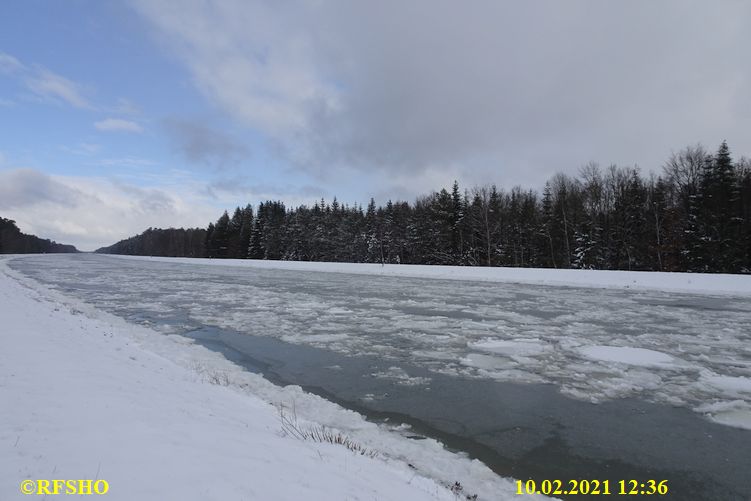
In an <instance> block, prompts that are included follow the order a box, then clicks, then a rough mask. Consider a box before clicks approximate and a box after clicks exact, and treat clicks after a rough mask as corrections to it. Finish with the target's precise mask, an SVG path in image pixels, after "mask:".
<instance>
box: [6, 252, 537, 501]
mask: <svg viewBox="0 0 751 501" xmlns="http://www.w3.org/2000/svg"><path fill="white" fill-rule="evenodd" d="M202 262H205V261H202ZM0 318H1V319H2V323H1V324H0V333H1V335H2V350H0V405H1V406H2V409H3V410H2V416H3V417H2V420H0V450H2V454H0V499H3V500H11V499H27V498H28V497H26V496H24V495H22V494H21V492H20V490H19V486H20V484H21V482H22V481H23V480H25V479H32V480H36V479H49V480H53V479H91V480H95V479H103V480H106V481H107V482H108V484H109V492H108V493H107V497H108V499H113V500H133V499H139V500H152V499H153V500H161V499H180V500H201V501H204V500H243V499H264V500H297V499H306V500H326V501H328V500H333V499H353V500H354V499H367V500H372V499H380V500H402V499H409V500H411V501H415V500H454V501H455V500H456V499H464V498H465V495H466V494H470V495H471V494H478V495H479V497H478V499H494V500H504V499H508V500H511V499H516V498H518V495H516V494H515V491H516V487H515V484H514V483H513V482H512V481H511V480H508V479H502V478H500V477H498V476H497V475H495V474H494V473H492V472H491V471H490V470H489V469H488V468H487V467H485V466H484V465H483V464H481V463H479V462H478V461H471V460H469V459H467V458H464V457H461V456H459V455H456V454H452V453H450V452H448V451H446V450H444V449H443V447H442V446H441V445H440V444H439V443H437V442H435V441H433V440H420V441H414V440H409V439H406V438H404V437H402V436H400V435H399V434H398V433H396V432H395V431H390V430H387V429H384V428H383V427H379V426H377V425H375V424H373V423H369V422H367V421H365V420H364V419H363V418H362V417H361V416H360V415H358V414H356V413H354V412H351V411H347V410H345V409H342V408H341V407H339V406H337V405H335V404H333V403H330V402H328V401H326V400H323V399H321V398H319V397H317V396H314V395H310V394H307V393H304V392H303V391H302V390H301V389H300V388H299V387H294V386H288V387H286V388H280V387H277V386H274V385H272V384H271V383H269V382H268V381H266V380H265V379H263V378H262V377H260V376H258V375H255V374H250V373H247V372H245V371H242V370H241V369H240V368H239V367H237V366H235V365H233V364H232V363H230V362H228V361H226V360H225V359H223V358H222V357H221V355H218V354H216V353H213V352H210V351H209V350H207V349H205V348H203V347H201V346H198V345H194V344H192V343H191V342H190V340H188V339H186V338H183V337H180V336H165V335H162V334H159V333H157V332H155V331H151V330H149V329H146V328H143V327H140V326H135V325H131V324H128V323H126V322H125V321H124V320H122V319H119V318H117V317H114V316H112V315H109V314H107V313H104V312H101V311H99V310H96V309H94V308H92V307H90V306H87V305H85V304H83V303H80V302H76V301H74V300H72V299H70V298H67V297H65V296H62V295H60V294H58V293H56V292H53V291H50V290H46V289H44V288H43V287H41V286H39V285H38V284H37V283H36V282H33V281H31V280H29V279H26V278H25V277H22V276H20V275H18V274H16V273H15V272H13V271H11V270H9V269H8V268H7V267H6V265H5V261H4V260H2V259H0ZM279 409H283V412H284V414H285V415H286V416H287V419H288V420H292V421H294V422H296V426H297V427H298V429H301V430H305V429H319V430H320V428H319V427H318V424H325V425H326V426H328V427H330V428H329V430H331V433H332V434H337V433H342V434H343V435H345V436H347V437H349V438H350V439H351V440H352V441H353V442H354V443H356V444H358V445H359V446H360V447H362V448H365V449H367V450H368V451H373V454H368V455H362V454H359V453H357V452H353V451H351V450H349V449H347V448H346V447H344V446H342V445H334V444H329V443H320V442H316V441H310V440H301V439H299V438H295V437H294V436H292V435H294V433H293V434H292V435H291V434H289V433H288V434H284V433H283V432H282V430H283V426H282V422H281V420H280V411H279ZM317 423H318V424H317ZM288 430H289V427H288ZM370 456H374V457H370ZM408 463H409V464H408ZM456 481H459V482H461V483H462V485H463V487H464V489H463V492H462V493H461V494H459V495H457V494H455V493H452V492H451V491H450V490H449V489H448V488H447V485H449V484H453V483H454V482H456ZM525 498H528V499H535V498H536V497H535V496H525ZM540 498H541V497H540Z"/></svg>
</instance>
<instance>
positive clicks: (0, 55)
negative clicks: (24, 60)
mask: <svg viewBox="0 0 751 501" xmlns="http://www.w3.org/2000/svg"><path fill="white" fill-rule="evenodd" d="M23 69H24V65H23V64H21V62H20V61H19V60H18V59H16V58H15V57H13V56H11V55H10V54H6V53H5V52H0V73H6V74H10V73H15V72H17V71H21V70H23Z"/></svg>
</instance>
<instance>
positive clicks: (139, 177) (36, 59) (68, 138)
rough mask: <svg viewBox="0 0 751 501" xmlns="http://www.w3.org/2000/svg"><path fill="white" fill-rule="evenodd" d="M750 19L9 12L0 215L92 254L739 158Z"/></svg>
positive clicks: (663, 6)
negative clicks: (261, 205) (332, 206)
mask: <svg viewBox="0 0 751 501" xmlns="http://www.w3.org/2000/svg"><path fill="white" fill-rule="evenodd" d="M749 13H751V8H749V6H748V5H747V4H745V3H744V2H736V1H731V0H729V1H727V2H720V3H712V4H711V5H709V4H706V3H703V2H684V1H677V0H676V1H666V2H659V3H655V2H650V1H634V2H607V1H606V2H601V1H594V0H592V1H588V0H572V1H570V2H556V1H542V2H539V3H537V2H536V3H535V5H530V4H529V3H523V2H496V1H479V2H474V3H472V4H471V5H459V4H456V3H454V2H448V1H423V0H416V1H415V2H411V3H409V4H404V3H403V2H395V1H394V2H391V1H384V2H362V3H360V2H344V1H331V2H318V1H312V0H300V1H296V2H267V1H245V0H208V1H203V0H200V1H199V0H183V1H176V0H175V1H172V0H121V1H111V2H100V1H94V0H69V1H65V2H55V1H39V0H6V1H4V2H3V4H2V7H0V131H1V133H0V215H2V216H4V217H11V218H13V219H15V220H16V221H17V222H18V223H19V225H20V226H21V227H22V229H23V230H24V231H27V232H30V233H35V234H39V235H41V236H44V237H48V238H53V239H55V240H58V241H61V242H65V243H73V244H76V245H78V246H79V247H80V248H82V249H85V250H92V249H94V248H96V247H98V246H101V245H106V244H109V243H112V242H114V241H116V240H118V239H121V238H124V237H127V236H130V235H132V234H135V233H138V232H140V231H142V230H143V229H145V228H147V227H149V226H154V227H167V226H205V225H206V224H207V223H208V222H209V221H210V220H213V219H216V217H218V215H219V214H220V212H221V211H222V210H223V209H225V208H229V209H231V208H232V207H234V206H235V205H244V204H246V203H248V202H250V203H253V204H257V203H258V202H259V201H262V200H265V199H269V198H275V199H277V198H278V199H282V200H283V201H285V202H286V203H287V204H289V205H296V204H299V203H311V202H312V201H314V200H317V199H320V198H321V197H326V198H327V199H331V198H332V197H333V196H335V195H336V196H338V198H339V199H340V200H341V201H344V202H348V203H362V204H366V203H367V201H368V199H369V198H370V197H371V196H374V197H376V199H377V201H379V202H381V203H384V202H385V201H386V200H387V199H388V198H392V199H407V200H411V199H412V198H413V197H414V196H416V195H418V194H421V193H425V192H429V191H432V190H435V189H440V188H441V187H444V186H448V185H449V184H450V183H451V182H452V181H453V180H454V179H458V180H459V181H460V184H461V185H462V186H463V187H468V188H469V187H472V186H473V185H482V184H487V183H497V184H499V185H500V186H504V187H507V188H510V187H512V186H514V185H516V184H521V185H523V186H525V187H531V188H538V189H539V188H540V187H541V186H542V184H543V183H544V181H545V180H546V179H547V178H549V177H550V176H551V175H552V174H553V173H555V172H559V171H562V172H566V173H569V174H576V172H577V170H578V169H579V167H580V166H581V165H584V164H586V163H588V162H590V161H596V162H599V163H600V164H601V165H603V166H607V165H609V164H610V163H616V164H619V165H638V166H640V167H641V168H642V169H643V170H645V171H649V170H653V171H656V172H659V170H660V167H661V164H662V162H663V161H664V160H665V159H666V158H667V157H668V156H669V154H670V152H671V151H673V150H677V149H680V148H682V147H684V146H686V145H689V144H695V143H697V142H702V143H704V144H705V145H706V146H707V147H709V148H711V149H714V148H715V147H716V146H717V144H719V142H720V141H722V140H723V139H727V140H728V142H729V143H730V146H731V148H732V149H733V152H734V154H736V156H739V155H741V154H748V153H749V150H751V144H749V143H750V141H751V139H749V136H748V134H747V131H748V130H751V129H750V127H749V126H751V97H749V93H748V89H749V88H751V79H750V75H751V71H750V68H749V66H750V64H751V63H749V59H748V57H747V55H746V48H747V47H749V46H751V39H750V38H751V35H750V34H749V30H747V29H746V27H745V26H744V24H745V22H746V21H745V20H747V19H749V17H748V15H749Z"/></svg>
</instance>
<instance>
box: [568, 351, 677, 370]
mask: <svg viewBox="0 0 751 501" xmlns="http://www.w3.org/2000/svg"><path fill="white" fill-rule="evenodd" d="M579 352H580V353H581V354H582V355H584V356H585V357H587V358H590V359H592V360H597V361H601V362H615V363H619V364H627V365H640V366H643V367H654V366H656V367H669V366H671V365H674V362H675V359H674V358H673V357H671V356H670V355H667V354H665V353H661V352H659V351H654V350H647V349H644V348H629V347H627V346H584V347H582V348H579Z"/></svg>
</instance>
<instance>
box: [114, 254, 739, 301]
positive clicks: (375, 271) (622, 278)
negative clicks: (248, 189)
mask: <svg viewBox="0 0 751 501" xmlns="http://www.w3.org/2000/svg"><path fill="white" fill-rule="evenodd" d="M111 256H113V257H118V258H122V259H146V260H153V261H165V262H175V263H190V264H201V265H214V266H244V267H250V268H266V269H279V270H296V271H321V272H333V273H354V274H357V275H380V276H393V277H411V278H439V279H444V280H473V281H480V282H509V283H523V284H548V285H568V286H576V287H594V288H616V289H646V290H662V291H673V292H687V293H701V294H738V295H744V296H745V295H749V296H751V275H729V274H721V273H665V272H653V271H649V272H646V271H601V270H557V269H548V268H487V267H478V266H427V265H414V264H386V265H380V264H372V263H318V262H305V261H259V260H255V259H199V258H175V257H149V256H121V255H114V254H111Z"/></svg>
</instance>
